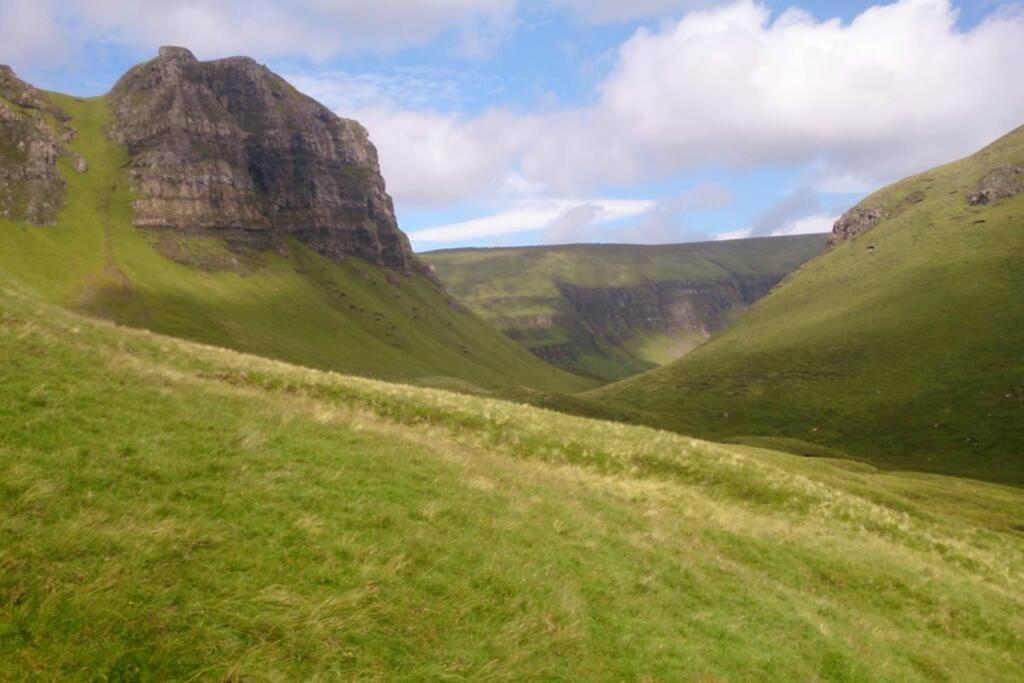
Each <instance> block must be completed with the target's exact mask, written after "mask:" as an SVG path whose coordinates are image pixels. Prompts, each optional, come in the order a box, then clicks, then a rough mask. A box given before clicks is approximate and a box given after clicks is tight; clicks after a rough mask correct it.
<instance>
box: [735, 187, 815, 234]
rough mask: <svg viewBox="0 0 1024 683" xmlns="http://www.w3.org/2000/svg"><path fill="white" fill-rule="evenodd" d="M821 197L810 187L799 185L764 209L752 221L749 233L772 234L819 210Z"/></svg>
mask: <svg viewBox="0 0 1024 683" xmlns="http://www.w3.org/2000/svg"><path fill="white" fill-rule="evenodd" d="M821 209H822V204H821V199H820V198H819V197H818V193H817V192H815V191H814V189H812V188H810V187H799V188H797V189H796V190H793V191H792V192H790V193H789V194H787V195H785V196H784V197H782V199H780V200H779V201H778V202H776V203H775V204H773V205H771V206H769V207H768V208H767V209H765V210H764V211H763V212H762V213H761V215H760V216H758V217H757V219H756V220H755V221H754V225H753V227H752V228H751V233H752V234H753V235H757V236H763V235H774V234H777V233H778V232H779V231H781V230H784V229H786V228H787V226H790V225H792V224H793V223H794V222H795V221H797V220H800V219H802V218H805V217H807V216H810V215H813V214H816V213H818V212H819V211H821Z"/></svg>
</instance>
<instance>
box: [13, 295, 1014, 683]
mask: <svg viewBox="0 0 1024 683" xmlns="http://www.w3.org/2000/svg"><path fill="white" fill-rule="evenodd" d="M0 360H2V365H0V367H2V369H3V372H2V373H0V567H2V568H3V570H2V571H0V653H3V656H0V679H4V680H28V679H31V680H40V679H42V680H53V679H61V680H119V681H139V680H185V679H216V680H310V679H335V678H344V679H406V680H440V679H445V680H450V679H455V680H463V679H472V680H479V679H486V680H523V679H533V680H537V679H573V680H752V681H756V680H763V681H778V680H829V681H871V680H877V681H901V682H903V681H935V680H956V681H970V680H977V681H1000V680H1005V681H1010V680H1021V679H1022V678H1024V576H1022V573H1021V572H1022V567H1024V528H1022V527H1021V526H1020V524H1021V519H1022V518H1024V492H1022V491H1021V490H1020V489H1014V488H1008V487H1001V486H998V485H992V484H984V483H980V482H972V481H969V480H958V479H953V478H946V477H941V476H935V475H923V474H919V475H903V474H890V473H884V472H877V471H875V470H873V469H872V468H871V467H868V466H865V465H858V464H855V463H850V462H848V461H840V460H836V461H833V460H827V459H814V460H808V459H804V458H798V457H795V456H790V455H785V454H780V453H774V452H771V451H763V450H757V449H754V448H751V447H746V446H720V445H713V444H709V443H703V442H699V441H694V440H691V439H688V438H684V437H681V436H676V435H673V434H669V433H665V432H656V431H652V430H649V429H646V428H641V427H630V426H624V425H615V424H610V423H602V422H596V421H589V420H585V419H581V418H574V417H570V416H565V415H560V414H557V413H552V412H546V411H543V410H539V409H536V408H530V407H526V406H520V405H514V404H509V403H501V402H498V401H494V400H488V399H480V398H475V397H468V396H465V395H457V394H449V393H445V392H441V391H436V390H429V389H418V388H413V387H408V386H405V387H403V386H398V385H389V384H385V383H381V382H376V381H372V380H366V379H356V378H346V377H342V376H339V375H336V374H333V373H324V372H319V371H314V370H309V369H304V368H298V367H294V366H288V365H285V364H283V363H279V362H275V361H270V360H266V359H262V358H258V357H253V356H245V355H242V354H238V353H236V352H231V351H226V350H222V349H218V348H214V347H204V346H199V345H197V344H194V343H191V342H186V341H181V340H178V339H174V338H170V337H161V336H158V335H154V334H149V333H146V332H143V331H137V330H131V329H125V328H118V327H115V326H113V325H111V324H109V323H105V322H101V321H95V320H92V319H88V318H83V317H80V316H78V315H75V314H72V313H69V312H67V311H66V310H64V309H60V308H57V307H53V306H50V305H47V304H44V303H41V302H40V301H39V300H38V298H35V297H30V296H27V295H25V294H24V293H23V290H22V291H19V290H16V289H12V288H10V287H8V286H5V285H3V284H2V283H0Z"/></svg>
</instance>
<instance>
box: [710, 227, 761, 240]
mask: <svg viewBox="0 0 1024 683" xmlns="http://www.w3.org/2000/svg"><path fill="white" fill-rule="evenodd" d="M753 232H754V231H753V230H752V229H751V228H743V229H741V230H730V231H729V232H720V233H718V234H717V235H715V241H716V242H721V241H723V240H742V239H746V238H748V237H752V236H753Z"/></svg>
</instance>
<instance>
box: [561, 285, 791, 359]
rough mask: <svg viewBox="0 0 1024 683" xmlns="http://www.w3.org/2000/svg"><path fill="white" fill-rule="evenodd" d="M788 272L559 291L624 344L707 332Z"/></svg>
mask: <svg viewBox="0 0 1024 683" xmlns="http://www.w3.org/2000/svg"><path fill="white" fill-rule="evenodd" d="M784 276H785V274H784V273H778V274H775V275H772V276H768V277H752V278H744V279H734V280H727V281H717V282H688V281H677V282H656V283H651V284H644V285H638V286H635V287H580V286H576V285H570V284H561V285H559V289H560V290H561V292H562V295H563V296H564V297H565V299H566V300H567V301H568V302H569V303H570V305H571V307H572V310H573V312H574V314H575V315H576V316H578V317H579V318H580V319H581V320H583V322H584V323H585V324H586V325H587V326H588V327H589V328H590V329H592V330H594V331H595V332H596V333H597V334H599V335H600V336H602V337H604V338H606V339H608V340H609V341H611V342H613V343H616V344H621V343H623V342H625V341H628V340H629V339H630V338H631V337H634V336H636V335H637V333H638V332H642V331H649V332H675V331H684V332H697V333H699V334H701V335H705V336H706V335H708V334H710V333H711V332H714V331H716V330H719V329H721V328H723V327H724V326H725V325H726V324H727V323H728V321H729V320H730V318H731V317H732V316H734V315H736V313H738V312H739V311H740V310H742V309H743V308H746V307H747V306H749V305H750V304H752V303H754V302H755V301H757V300H758V299H760V298H761V297H763V296H764V295H766V294H767V293H768V292H769V291H771V288H772V287H774V286H775V285H776V284H778V283H779V282H780V281H781V280H782V278H783V277H784Z"/></svg>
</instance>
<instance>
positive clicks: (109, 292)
mask: <svg viewBox="0 0 1024 683" xmlns="http://www.w3.org/2000/svg"><path fill="white" fill-rule="evenodd" d="M53 98H54V100H55V101H56V102H57V103H58V104H59V105H60V106H61V107H62V108H64V109H65V110H66V111H67V112H68V113H69V114H70V115H71V116H72V117H73V120H72V125H74V126H75V127H76V128H77V129H78V132H79V136H78V140H77V141H75V142H74V143H72V144H71V148H72V149H73V150H74V151H77V152H79V153H80V154H81V155H82V156H83V157H84V158H85V159H86V160H87V161H88V163H89V170H88V172H87V173H85V174H78V173H76V172H75V171H74V170H72V169H71V168H70V162H68V161H67V160H65V161H62V162H61V163H62V164H64V167H63V168H62V171H63V172H64V175H65V177H66V179H67V184H68V201H67V208H66V209H64V210H63V211H62V212H61V213H60V216H59V222H58V224H57V225H56V226H52V227H36V226H31V225H28V224H27V223H18V222H13V221H5V220H2V219H0V272H3V273H6V275H7V276H8V277H9V278H11V279H13V280H15V281H17V282H20V283H22V284H24V285H26V286H28V287H31V288H32V289H33V290H35V291H37V292H40V293H42V294H43V295H44V296H45V297H46V299H47V300H49V301H51V302H55V303H60V304H62V305H65V306H68V307H70V308H74V309H76V310H81V311H86V312H89V313H91V314H94V315H97V316H100V317H105V318H109V319H112V320H116V321H119V322H122V323H126V324H130V325H133V326H138V327H145V328H148V329H151V330H154V331H158V332H163V333H167V334H172V335H175V336H180V337H186V338H189V339H195V340H198V341H202V342H206V343H211V344H216V345H220V346H225V347H230V348H235V349H240V350H243V351H249V352H253V353H259V354H262V355H266V356H272V357H276V358H280V359H284V360H288V361H291V362H294V363H300V364H303V365H308V366H310V367H317V368H324V369H332V370H338V371H342V372H346V373H352V374H360V375H367V376H374V377H380V378H386V379H391V380H402V381H407V382H414V383H419V384H428V385H439V386H448V387H456V388H462V389H467V390H503V389H507V388H509V387H520V386H524V387H529V388H535V389H561V390H567V391H577V390H581V389H584V388H589V387H591V386H593V383H590V382H588V381H587V380H583V379H581V378H578V377H573V376H571V375H568V374H567V373H561V372H557V371H552V368H550V367H549V366H547V365H545V364H544V363H542V362H541V361H539V360H537V359H536V358H534V357H533V356H532V355H531V354H529V353H528V352H526V351H524V350H523V349H522V348H520V347H519V346H518V345H516V344H514V343H512V342H511V341H509V340H507V339H506V338H505V337H503V336H502V335H500V334H498V333H496V332H494V331H493V330H491V329H490V328H489V327H488V326H487V325H486V324H485V323H483V322H482V321H481V320H480V319H479V318H478V317H477V316H475V315H473V314H472V313H470V312H468V311H464V310H461V309H458V310H457V309H455V308H453V307H452V304H451V302H450V301H449V299H448V297H447V296H446V295H444V294H443V293H442V292H440V291H438V290H437V289H436V288H435V287H433V286H432V285H431V284H430V283H429V282H428V281H426V280H425V279H424V278H422V277H418V276H416V277H403V276H400V275H398V274H397V273H395V272H394V271H391V270H387V269H383V268H379V267H376V266H373V265H370V264H368V263H365V262H363V261H360V260H359V259H355V258H352V259H348V260H347V261H345V262H344V263H342V264H337V263H334V262H332V261H329V260H327V259H325V258H323V257H321V256H319V255H318V254H316V253H314V252H312V251H311V250H309V249H307V248H306V247H304V246H303V245H301V244H299V243H298V242H291V243H288V244H287V245H285V246H286V249H285V250H284V251H282V252H281V253H276V252H268V253H262V254H250V255H248V256H240V255H237V254H234V253H232V252H231V251H229V250H228V248H227V247H226V246H225V245H224V243H223V242H222V241H220V240H217V239H213V238H208V237H198V236H196V237H183V236H180V235H178V236H172V235H171V234H170V233H156V232H153V233H146V232H142V231H139V230H136V229H135V228H133V227H132V225H131V206H130V201H131V198H132V196H131V192H130V189H129V187H128V179H127V175H126V173H125V171H124V164H125V162H126V161H127V157H126V156H125V152H124V151H123V150H121V149H120V148H119V147H117V146H116V145H114V144H113V143H111V142H110V141H109V140H108V139H107V138H106V136H105V135H104V128H105V127H106V126H107V125H108V123H109V118H110V116H109V112H108V105H107V102H106V100H105V99H104V98H97V99H90V100H80V99H74V98H70V97H65V96H60V95H54V96H53Z"/></svg>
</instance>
